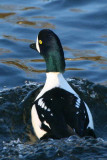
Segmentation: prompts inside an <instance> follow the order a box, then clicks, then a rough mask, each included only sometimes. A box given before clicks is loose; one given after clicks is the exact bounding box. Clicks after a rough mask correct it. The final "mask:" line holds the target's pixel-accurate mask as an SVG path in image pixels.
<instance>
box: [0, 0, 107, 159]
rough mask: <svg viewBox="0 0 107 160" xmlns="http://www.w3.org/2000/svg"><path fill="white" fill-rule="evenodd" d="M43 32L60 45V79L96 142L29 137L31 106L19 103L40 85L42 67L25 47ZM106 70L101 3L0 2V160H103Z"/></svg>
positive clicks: (106, 16) (105, 17) (106, 26)
mask: <svg viewBox="0 0 107 160" xmlns="http://www.w3.org/2000/svg"><path fill="white" fill-rule="evenodd" d="M43 28H49V29H52V30H53V31H54V32H55V33H56V34H57V35H58V36H59V38H60V40H61V42H62V45H63V48H64V52H65V59H66V72H65V73H64V76H65V78H69V81H70V84H71V85H72V86H73V87H74V89H75V90H76V91H77V92H78V93H79V94H80V96H81V97H82V98H83V99H84V100H85V102H86V103H87V104H88V105H89V106H90V110H91V112H92V115H93V118H94V122H95V132H96V135H97V137H98V138H97V139H96V140H94V139H92V138H88V137H87V138H82V139H80V138H78V137H75V136H74V137H70V138H67V139H61V140H48V141H40V142H37V139H36V138H35V136H34V133H33V131H32V125H31V119H30V110H31V105H30V104H31V101H30V100H29V97H28V99H27V102H26V103H27V108H25V107H26V105H25V106H24V105H20V103H21V101H22V100H23V98H24V97H25V96H26V95H27V94H28V93H29V92H30V91H32V90H33V89H35V88H37V86H38V85H40V83H43V82H44V81H45V62H44V60H43V59H42V57H41V56H40V55H39V54H38V53H37V52H36V51H34V50H32V49H31V48H30V47H29V45H30V44H31V43H34V42H35V40H36V36H37V34H38V32H39V31H40V30H41V29H43ZM106 70H107V2H106V0H101V1H99V0H89V1H83V0H75V1H73V0H32V1H29V0H14V1H13V0H9V1H7V0H5V1H4V0H0V153H1V154H0V159H1V160H4V159H8V160H13V159H14V160H15V159H25V160H27V159H29V158H30V159H32V160H33V159H35V157H36V159H37V160H39V159H40V160H41V159H45V160H48V159H56V160H71V159H72V160H79V159H82V160H88V159H92V160H106V159H107V87H106V86H107V71H106ZM71 77H77V78H74V79H71ZM83 79H85V80H83ZM87 80H89V81H87ZM29 81H30V83H28V82H29ZM91 82H93V83H91ZM98 84H101V85H98ZM13 87H14V88H13ZM35 94H37V93H35ZM35 94H34V93H33V94H32V95H30V99H33V98H34V96H35ZM28 104H29V105H28Z"/></svg>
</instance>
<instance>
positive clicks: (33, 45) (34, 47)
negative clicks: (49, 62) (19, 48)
mask: <svg viewBox="0 0 107 160" xmlns="http://www.w3.org/2000/svg"><path fill="white" fill-rule="evenodd" d="M30 48H32V49H34V50H36V51H37V49H36V43H32V44H30Z"/></svg>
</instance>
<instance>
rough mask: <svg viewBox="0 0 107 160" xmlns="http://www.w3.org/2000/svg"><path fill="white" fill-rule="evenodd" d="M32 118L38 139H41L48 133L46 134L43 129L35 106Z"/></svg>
mask: <svg viewBox="0 0 107 160" xmlns="http://www.w3.org/2000/svg"><path fill="white" fill-rule="evenodd" d="M31 117H32V125H33V129H34V131H35V133H36V135H37V137H38V138H39V139H40V138H41V137H42V136H43V135H44V134H46V133H47V132H45V131H44V130H42V129H41V121H40V119H39V116H38V114H37V111H36V106H35V105H33V107H32V110H31Z"/></svg>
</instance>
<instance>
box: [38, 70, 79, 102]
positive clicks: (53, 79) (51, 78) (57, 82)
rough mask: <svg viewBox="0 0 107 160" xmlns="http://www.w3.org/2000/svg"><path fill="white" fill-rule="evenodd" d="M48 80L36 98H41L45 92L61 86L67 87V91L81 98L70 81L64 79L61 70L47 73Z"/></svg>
mask: <svg viewBox="0 0 107 160" xmlns="http://www.w3.org/2000/svg"><path fill="white" fill-rule="evenodd" d="M46 76H47V78H46V82H45V85H44V87H43V89H42V91H41V92H40V94H39V95H38V96H37V98H36V100H37V99H38V98H40V97H41V96H42V95H43V94H44V93H45V92H47V91H49V90H51V89H52V88H55V87H59V88H62V89H65V90H66V91H68V92H70V93H72V94H74V95H75V96H76V97H78V98H79V96H78V94H77V93H76V92H75V91H74V90H73V89H72V88H71V86H70V85H69V84H68V82H67V81H66V80H65V79H64V77H63V75H62V74H61V73H59V72H49V73H46Z"/></svg>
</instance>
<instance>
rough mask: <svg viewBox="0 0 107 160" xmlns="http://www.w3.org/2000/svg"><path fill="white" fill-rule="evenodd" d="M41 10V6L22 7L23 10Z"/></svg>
mask: <svg viewBox="0 0 107 160" xmlns="http://www.w3.org/2000/svg"><path fill="white" fill-rule="evenodd" d="M33 9H34V10H40V9H41V8H39V7H24V8H22V9H21V10H22V11H26V10H33Z"/></svg>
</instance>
